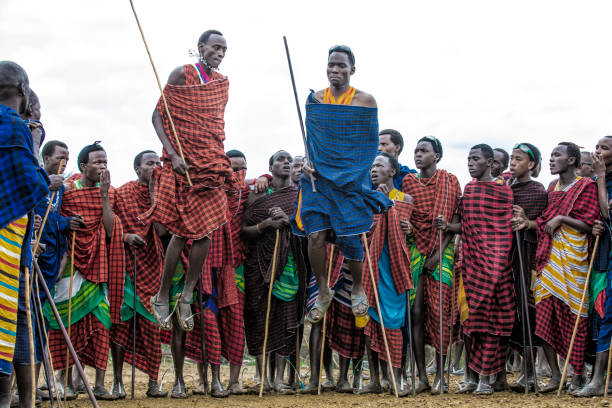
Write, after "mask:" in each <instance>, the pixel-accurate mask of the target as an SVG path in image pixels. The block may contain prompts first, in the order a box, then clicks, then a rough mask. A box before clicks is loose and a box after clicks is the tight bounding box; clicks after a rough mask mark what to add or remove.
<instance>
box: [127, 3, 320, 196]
mask: <svg viewBox="0 0 612 408" xmlns="http://www.w3.org/2000/svg"><path fill="white" fill-rule="evenodd" d="M130 1H131V0H130ZM283 41H284V42H285V52H286V53H287V63H288V64H289V74H290V75H291V85H293V95H294V96H295V107H296V108H297V114H298V119H299V121H300V129H301V130H302V142H304V156H305V157H306V160H308V162H310V157H309V155H308V146H307V145H306V131H305V130H304V121H303V120H302V110H301V109H300V100H299V98H298V94H297V89H296V87H295V77H294V76H293V66H292V65H291V56H290V55H289V45H288V44H287V37H286V36H284V35H283ZM309 178H310V184H311V186H312V191H313V192H314V193H316V192H317V188H316V187H315V182H314V179H313V178H312V177H309Z"/></svg>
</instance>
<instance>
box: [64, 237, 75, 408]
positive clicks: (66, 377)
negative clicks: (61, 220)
mask: <svg viewBox="0 0 612 408" xmlns="http://www.w3.org/2000/svg"><path fill="white" fill-rule="evenodd" d="M75 243H76V231H72V247H71V251H70V285H69V289H68V338H70V332H71V328H72V282H73V279H74V245H75ZM69 358H70V346H68V347H67V348H66V364H65V365H64V402H67V401H68V397H67V395H66V387H68V360H69ZM75 362H76V361H75Z"/></svg>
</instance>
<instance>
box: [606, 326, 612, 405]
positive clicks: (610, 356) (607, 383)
mask: <svg viewBox="0 0 612 408" xmlns="http://www.w3.org/2000/svg"><path fill="white" fill-rule="evenodd" d="M610 350H612V338H610V347H609V348H608V369H607V370H606V387H605V388H604V398H608V386H609V385H610V364H611V363H612V353H611V352H610Z"/></svg>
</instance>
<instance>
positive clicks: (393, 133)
mask: <svg viewBox="0 0 612 408" xmlns="http://www.w3.org/2000/svg"><path fill="white" fill-rule="evenodd" d="M382 135H389V139H391V142H393V144H394V145H399V147H400V149H399V152H398V154H399V153H401V152H402V150H404V138H403V137H402V134H401V133H400V132H398V131H397V130H395V129H383V130H381V131H380V132H378V136H382Z"/></svg>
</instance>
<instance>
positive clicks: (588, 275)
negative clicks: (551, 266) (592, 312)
mask: <svg viewBox="0 0 612 408" xmlns="http://www.w3.org/2000/svg"><path fill="white" fill-rule="evenodd" d="M598 245H599V235H598V236H597V237H595V246H594V247H593V253H592V254H591V262H589V270H588V271H587V276H586V282H585V283H584V291H583V292H582V299H580V307H578V314H577V315H576V323H574V331H573V332H572V338H571V340H570V345H569V349H568V350H567V356H566V357H565V363H564V364H563V373H561V382H560V383H559V389H558V390H557V397H560V396H561V390H562V389H563V384H564V383H565V376H566V375H567V366H568V364H569V361H570V357H571V356H572V349H573V348H574V340H576V333H577V332H578V325H579V324H580V315H581V314H582V307H583V306H584V301H585V299H586V296H587V293H589V279H590V278H591V269H593V261H595V254H596V253H597V247H598Z"/></svg>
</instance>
